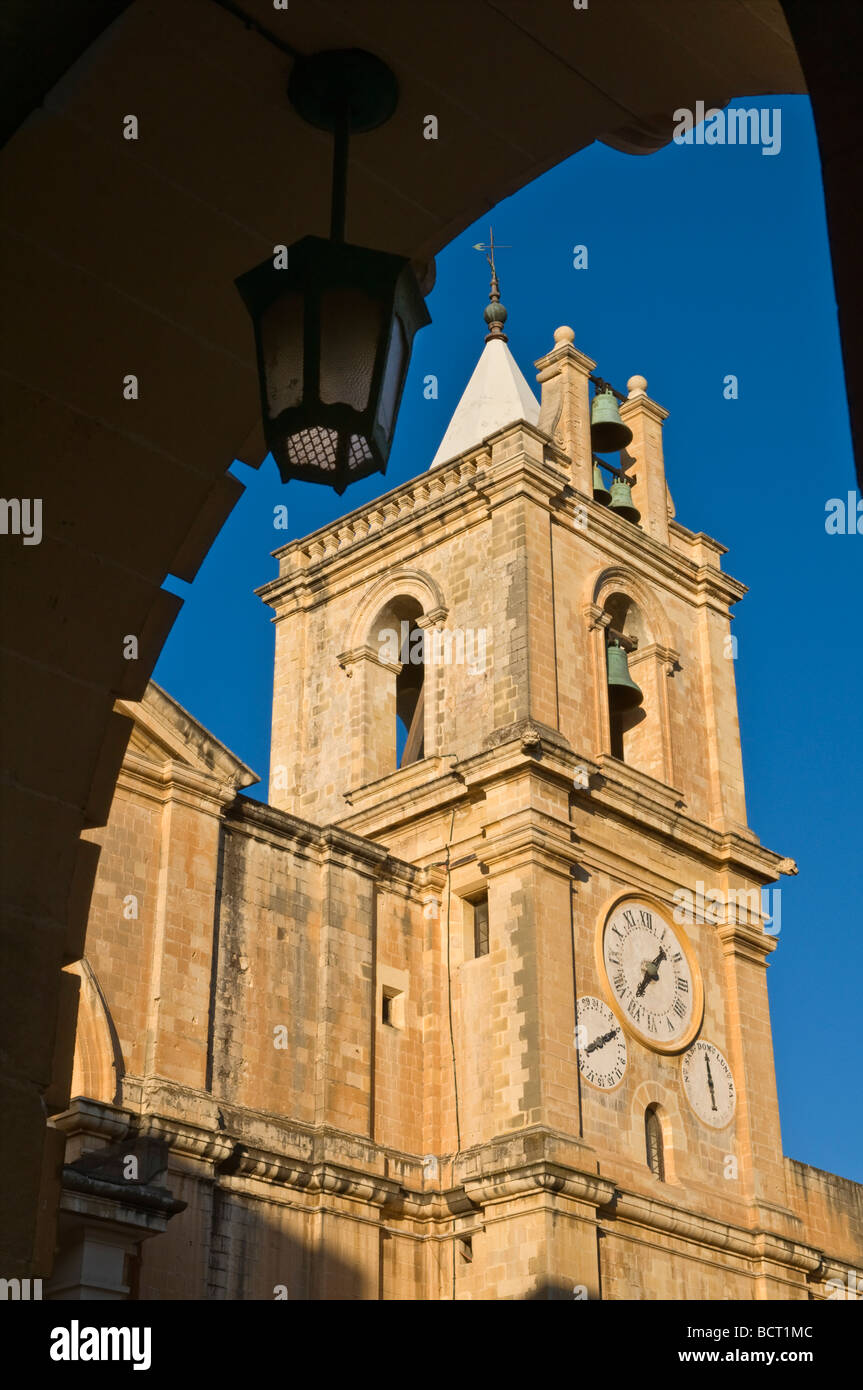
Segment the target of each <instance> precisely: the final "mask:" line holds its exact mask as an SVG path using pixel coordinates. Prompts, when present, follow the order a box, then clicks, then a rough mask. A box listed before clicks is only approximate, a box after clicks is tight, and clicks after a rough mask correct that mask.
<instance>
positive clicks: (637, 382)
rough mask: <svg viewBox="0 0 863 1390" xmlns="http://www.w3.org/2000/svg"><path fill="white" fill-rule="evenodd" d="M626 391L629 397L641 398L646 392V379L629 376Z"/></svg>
mask: <svg viewBox="0 0 863 1390" xmlns="http://www.w3.org/2000/svg"><path fill="white" fill-rule="evenodd" d="M626 389H627V391H628V392H629V394H630V396H643V395H644V393H645V392H646V390H647V378H646V377H643V376H631V377H630V378H629V381H628V382H627V383H626Z"/></svg>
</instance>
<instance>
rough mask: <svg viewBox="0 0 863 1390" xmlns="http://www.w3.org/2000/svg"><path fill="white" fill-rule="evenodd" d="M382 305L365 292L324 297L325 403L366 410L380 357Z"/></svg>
mask: <svg viewBox="0 0 863 1390" xmlns="http://www.w3.org/2000/svg"><path fill="white" fill-rule="evenodd" d="M381 311H382V305H381V303H380V301H379V300H376V299H372V297H371V295H369V294H366V292H365V290H358V289H348V288H342V287H335V288H333V289H329V290H325V291H324V293H323V295H322V296H321V386H320V393H321V400H322V401H323V403H324V405H336V404H342V405H348V406H350V407H351V408H352V409H353V410H365V408H366V406H367V405H368V403H369V391H370V390H371V385H372V376H373V374H374V369H375V361H376V359H377V353H378V337H379V335H380V328H381Z"/></svg>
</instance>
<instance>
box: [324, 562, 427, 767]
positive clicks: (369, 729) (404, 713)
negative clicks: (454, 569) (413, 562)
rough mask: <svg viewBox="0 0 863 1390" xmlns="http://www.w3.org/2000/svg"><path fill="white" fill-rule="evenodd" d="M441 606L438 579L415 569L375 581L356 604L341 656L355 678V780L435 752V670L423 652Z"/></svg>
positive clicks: (352, 724) (352, 709)
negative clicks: (436, 582)
mask: <svg viewBox="0 0 863 1390" xmlns="http://www.w3.org/2000/svg"><path fill="white" fill-rule="evenodd" d="M446 612H447V610H446V608H445V607H444V606H443V603H442V600H441V594H440V590H439V589H438V586H437V585H436V584H435V583H434V581H433V580H432V579H431V578H430V577H429V576H428V575H425V574H422V573H421V572H419V571H416V570H404V571H401V572H398V573H395V574H393V575H391V576H389V577H388V578H387V579H384V580H381V581H379V582H378V583H377V584H375V585H374V586H373V587H372V588H371V589H370V590H369V591H368V593H367V594H366V595H365V597H364V599H363V601H362V602H361V604H360V605H359V607H358V609H357V610H356V613H355V615H354V618H353V621H352V624H351V631H350V634H349V640H350V643H351V645H350V647H349V649H348V650H347V651H346V652H344V653H343V654H342V655H341V656H340V658H339V660H340V662H341V665H342V666H343V668H344V669H345V671H346V672H347V673H349V674H350V676H351V678H352V687H351V689H350V691H349V699H350V729H351V748H352V753H351V766H352V776H351V782H352V786H354V787H362V786H365V785H367V784H368V783H370V782H375V781H377V780H378V779H379V778H381V777H386V776H388V775H389V774H391V773H393V772H396V771H397V770H398V769H399V768H403V767H407V766H408V765H409V764H411V763H415V762H419V761H420V760H421V759H423V758H429V757H433V756H434V755H435V752H436V746H435V742H436V733H435V731H436V715H437V706H438V683H439V673H438V670H437V667H436V666H435V665H434V664H432V665H429V664H427V662H426V659H425V658H426V654H427V639H428V634H429V632H430V630H431V629H434V628H435V627H438V626H440V624H441V623H442V622H443V621H444V619H445V618H446Z"/></svg>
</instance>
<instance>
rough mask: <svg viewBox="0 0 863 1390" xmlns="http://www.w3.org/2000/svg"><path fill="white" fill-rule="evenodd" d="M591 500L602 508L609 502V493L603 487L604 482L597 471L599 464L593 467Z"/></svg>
mask: <svg viewBox="0 0 863 1390" xmlns="http://www.w3.org/2000/svg"><path fill="white" fill-rule="evenodd" d="M593 500H594V502H599V503H600V504H601V505H602V506H603V507H607V506H608V504H609V502H610V501H611V493H610V492H609V490H608V488H607V487H606V486H605V481H604V479H603V476H602V474H601V473H600V471H599V464H598V463H595V464H594V465H593Z"/></svg>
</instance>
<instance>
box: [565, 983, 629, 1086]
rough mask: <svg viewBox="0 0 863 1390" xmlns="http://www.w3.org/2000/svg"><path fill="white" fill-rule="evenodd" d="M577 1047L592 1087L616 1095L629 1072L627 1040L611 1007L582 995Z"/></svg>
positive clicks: (577, 1014)
mask: <svg viewBox="0 0 863 1390" xmlns="http://www.w3.org/2000/svg"><path fill="white" fill-rule="evenodd" d="M576 1016H577V1019H578V1027H577V1029H576V1035H575V1037H576V1046H577V1048H578V1065H579V1069H580V1071H581V1074H582V1076H583V1077H584V1078H585V1080H586V1081H589V1082H590V1084H591V1086H598V1087H599V1088H600V1090H603V1091H612V1090H614V1087H615V1086H619V1085H620V1083H621V1081H622V1080H623V1073H624V1072H625V1071H626V1037H625V1036H624V1032H623V1028H622V1027H621V1025H620V1021H619V1020H618V1019H616V1018H615V1016H614V1014H613V1013H612V1012H611V1009H610V1008H609V1007H608V1005H607V1004H603V1002H602V1000H601V999H594V997H593V996H592V995H590V994H584V995H582V997H581V999H579V1001H578V1004H577V1005H576Z"/></svg>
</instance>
